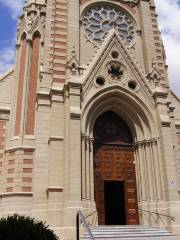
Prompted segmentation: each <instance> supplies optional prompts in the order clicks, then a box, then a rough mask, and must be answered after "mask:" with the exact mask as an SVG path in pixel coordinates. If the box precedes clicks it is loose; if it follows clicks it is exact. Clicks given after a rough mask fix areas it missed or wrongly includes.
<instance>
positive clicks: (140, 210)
mask: <svg viewBox="0 0 180 240" xmlns="http://www.w3.org/2000/svg"><path fill="white" fill-rule="evenodd" d="M139 212H148V213H151V214H155V215H157V216H158V217H160V216H162V217H166V218H169V219H170V220H171V221H176V220H175V217H172V216H169V215H166V214H161V213H158V212H153V211H150V210H144V209H139Z"/></svg>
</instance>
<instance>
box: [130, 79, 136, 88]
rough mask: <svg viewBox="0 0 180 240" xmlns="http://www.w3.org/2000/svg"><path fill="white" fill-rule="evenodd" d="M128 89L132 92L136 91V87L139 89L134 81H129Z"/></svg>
mask: <svg viewBox="0 0 180 240" xmlns="http://www.w3.org/2000/svg"><path fill="white" fill-rule="evenodd" d="M128 87H129V88H130V89H131V90H135V89H136V87H137V83H136V82H135V81H133V80H131V81H129V83H128Z"/></svg>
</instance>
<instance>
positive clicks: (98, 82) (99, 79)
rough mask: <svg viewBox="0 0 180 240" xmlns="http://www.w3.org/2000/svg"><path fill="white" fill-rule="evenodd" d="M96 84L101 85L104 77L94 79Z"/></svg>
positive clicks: (103, 82)
mask: <svg viewBox="0 0 180 240" xmlns="http://www.w3.org/2000/svg"><path fill="white" fill-rule="evenodd" d="M96 84H97V85H99V86H101V87H102V86H103V85H104V84H105V79H104V78H103V77H98V78H97V79H96Z"/></svg>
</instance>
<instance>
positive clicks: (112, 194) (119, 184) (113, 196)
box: [104, 181, 126, 225]
mask: <svg viewBox="0 0 180 240" xmlns="http://www.w3.org/2000/svg"><path fill="white" fill-rule="evenodd" d="M104 199H105V223H106V225H126V213H125V194H124V181H104Z"/></svg>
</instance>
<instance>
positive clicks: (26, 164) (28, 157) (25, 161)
mask: <svg viewBox="0 0 180 240" xmlns="http://www.w3.org/2000/svg"><path fill="white" fill-rule="evenodd" d="M33 155H34V151H33V150H29V149H18V150H14V151H8V152H6V154H5V156H6V162H4V166H3V189H2V190H3V193H5V192H12V193H13V192H14V193H17V192H32V174H33Z"/></svg>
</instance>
